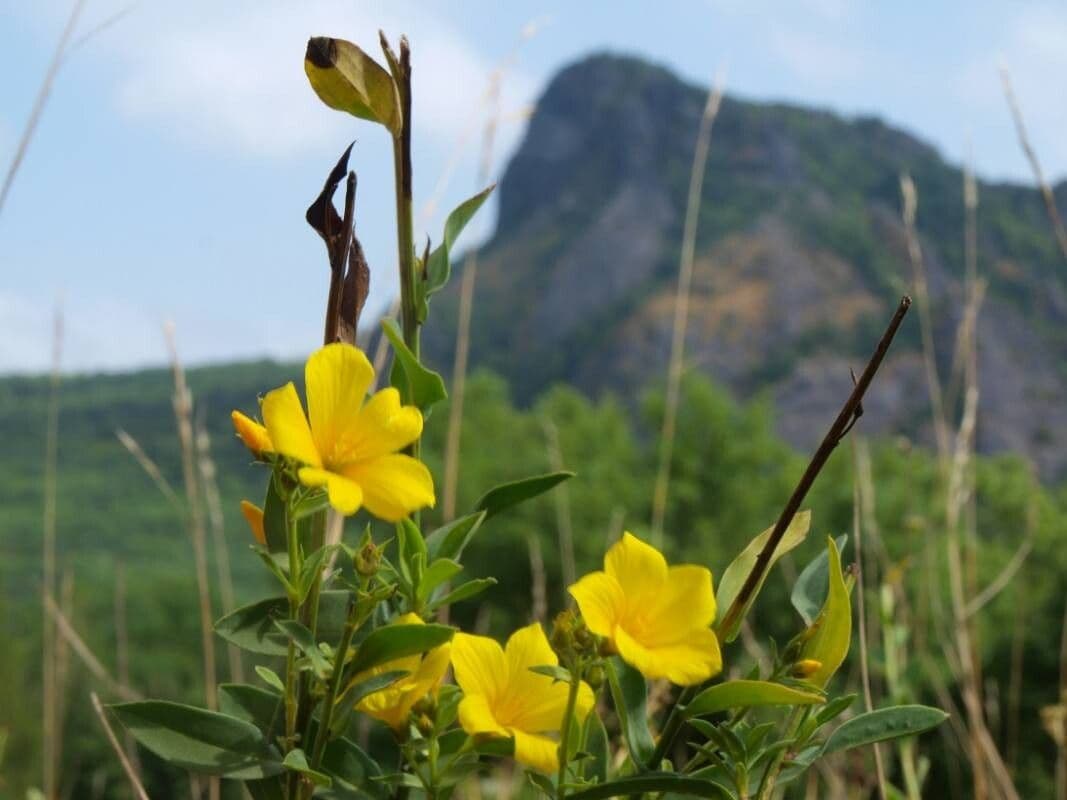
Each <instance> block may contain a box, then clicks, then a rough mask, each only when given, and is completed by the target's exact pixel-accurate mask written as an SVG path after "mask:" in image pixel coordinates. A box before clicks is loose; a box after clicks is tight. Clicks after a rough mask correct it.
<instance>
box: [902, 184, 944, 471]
mask: <svg viewBox="0 0 1067 800" xmlns="http://www.w3.org/2000/svg"><path fill="white" fill-rule="evenodd" d="M900 195H901V199H902V200H903V211H902V218H903V221H904V233H905V236H906V238H907V243H908V259H909V260H910V261H911V272H912V284H913V287H912V288H913V295H914V297H915V302H916V304H917V305H918V307H919V333H920V335H921V336H922V350H923V366H924V368H925V371H926V386H927V391H929V393H930V406H931V412H932V414H933V418H934V436H935V437H936V439H937V452H938V455H939V456H940V457H941V458H942V459H943V460H944V459H947V458H948V452H949V446H950V444H949V433H948V420H947V418H946V416H945V403H944V399H943V398H942V390H941V378H940V377H939V375H938V370H937V354H936V352H935V350H934V331H933V320H932V319H931V315H930V290H929V287H928V285H927V281H926V265H925V263H924V261H923V256H922V247H921V245H920V244H919V234H918V232H917V230H916V228H915V216H916V212H917V210H918V205H919V196H918V192H916V190H915V183H914V181H912V179H911V176H910V175H908V174H903V175H901V176H900Z"/></svg>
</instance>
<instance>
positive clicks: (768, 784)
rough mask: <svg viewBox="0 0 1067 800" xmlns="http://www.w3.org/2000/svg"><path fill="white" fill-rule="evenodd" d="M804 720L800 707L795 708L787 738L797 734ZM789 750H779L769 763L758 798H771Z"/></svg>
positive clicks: (768, 799) (790, 718)
mask: <svg viewBox="0 0 1067 800" xmlns="http://www.w3.org/2000/svg"><path fill="white" fill-rule="evenodd" d="M802 720H803V715H802V712H801V710H800V708H799V707H797V708H794V709H793V714H792V716H790V717H789V725H788V733H787V734H786V738H787V739H789V738H792V737H793V736H795V735H796V732H797V730H799V728H800V724H801V721H802ZM787 750H788V748H785V749H782V750H779V751H778V754H777V755H776V756H775V757H774V759H773V760H772V761H771V763H770V764H768V765H767V771H766V772H764V773H763V778H762V779H761V780H760V784H759V791H758V792H757V793H756V800H770V798H771V795H773V794H774V785H775V783H776V782H777V781H778V773H779V772H781V771H782V763H783V762H784V761H785V756H786V752H787Z"/></svg>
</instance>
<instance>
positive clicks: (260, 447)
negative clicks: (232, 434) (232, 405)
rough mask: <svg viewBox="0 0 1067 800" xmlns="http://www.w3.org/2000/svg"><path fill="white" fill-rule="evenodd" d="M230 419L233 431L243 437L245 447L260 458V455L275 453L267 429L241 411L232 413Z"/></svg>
mask: <svg viewBox="0 0 1067 800" xmlns="http://www.w3.org/2000/svg"><path fill="white" fill-rule="evenodd" d="M230 419H231V420H232V421H233V429H234V430H235V431H237V435H238V436H240V437H241V441H242V442H244V446H245V447H247V448H248V449H249V450H251V451H252V453H253V454H255V455H257V456H258V455H259V454H260V453H273V452H274V445H273V444H272V443H271V440H270V434H269V433H267V429H266V428H264V427H263V426H262V425H260V424H259V423H258V422H256V421H255V420H254V419H252V418H251V417H247V416H245V415H244V414H242V413H241V412H240V411H236V410H234V411H233V412H231V413H230Z"/></svg>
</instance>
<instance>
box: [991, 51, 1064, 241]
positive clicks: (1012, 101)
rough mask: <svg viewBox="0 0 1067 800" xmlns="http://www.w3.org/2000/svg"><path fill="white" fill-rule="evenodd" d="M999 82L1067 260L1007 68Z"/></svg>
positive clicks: (1056, 213)
mask: <svg viewBox="0 0 1067 800" xmlns="http://www.w3.org/2000/svg"><path fill="white" fill-rule="evenodd" d="M1000 81H1001V83H1002V84H1003V86H1004V99H1005V100H1007V101H1008V108H1009V109H1010V110H1011V118H1012V120H1013V121H1014V122H1015V133H1016V134H1017V135H1018V137H1019V146H1020V147H1021V148H1022V150H1023V154H1024V155H1025V156H1026V160H1027V161H1029V162H1030V169H1031V171H1032V172H1033V173H1034V180H1035V181H1037V186H1038V188H1039V189H1040V190H1041V198H1042V199H1043V200H1044V201H1045V211H1046V213H1047V214H1048V218H1049V222H1050V223H1051V224H1052V231H1053V233H1054V234H1055V235H1056V241H1057V243H1058V244H1059V246H1060V250H1061V251H1062V253H1063V257H1064V258H1067V229H1064V227H1063V219H1062V218H1061V217H1060V210H1059V208H1058V207H1057V206H1056V196H1055V195H1054V194H1053V193H1052V187H1051V186H1050V185H1049V182H1048V180H1047V179H1046V178H1045V171H1044V170H1043V169H1041V162H1040V161H1038V159H1037V152H1036V151H1035V150H1034V148H1033V146H1032V145H1031V144H1030V137H1029V135H1027V132H1026V123H1025V121H1024V120H1023V112H1022V109H1021V108H1020V106H1019V100H1018V98H1016V96H1015V90H1014V89H1013V88H1012V85H1011V75H1010V73H1009V72H1008V68H1007V67H1001V68H1000Z"/></svg>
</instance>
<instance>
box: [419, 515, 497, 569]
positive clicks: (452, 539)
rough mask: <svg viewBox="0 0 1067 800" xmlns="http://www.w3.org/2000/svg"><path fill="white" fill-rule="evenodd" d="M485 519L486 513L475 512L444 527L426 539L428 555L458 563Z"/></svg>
mask: <svg viewBox="0 0 1067 800" xmlns="http://www.w3.org/2000/svg"><path fill="white" fill-rule="evenodd" d="M484 519H485V512H484V511H475V512H474V513H473V514H467V515H466V516H463V517H460V518H459V519H457V520H453V521H452V522H450V523H448V524H447V525H442V526H441V527H440V528H438V529H437V530H435V531H434V532H433V533H431V534H430V535H429V536H427V537H426V551H427V555H428V556H429V557H430V558H451V559H452V560H454V561H458V560H459V559H460V556H462V555H463V550H464V548H466V546H467V545H468V544H469V543H470V540H471V538H472V537H473V536H474V534H475V533H476V532H477V531H478V528H479V527H480V526H481V524H482V521H483V520H484Z"/></svg>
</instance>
